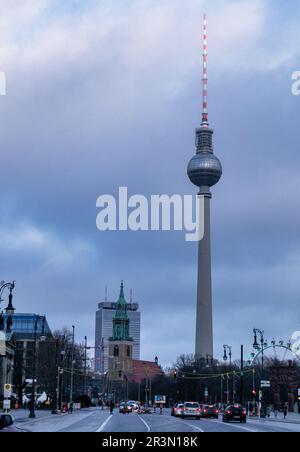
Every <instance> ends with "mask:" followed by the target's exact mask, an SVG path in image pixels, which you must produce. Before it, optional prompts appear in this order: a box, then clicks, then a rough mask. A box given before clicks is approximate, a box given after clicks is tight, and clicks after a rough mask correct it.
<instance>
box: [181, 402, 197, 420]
mask: <svg viewBox="0 0 300 452" xmlns="http://www.w3.org/2000/svg"><path fill="white" fill-rule="evenodd" d="M186 417H195V418H196V419H199V420H200V419H201V410H200V405H199V403H198V402H184V404H183V406H182V408H181V418H182V419H184V418H186Z"/></svg>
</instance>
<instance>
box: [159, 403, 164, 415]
mask: <svg viewBox="0 0 300 452" xmlns="http://www.w3.org/2000/svg"><path fill="white" fill-rule="evenodd" d="M159 414H163V405H162V404H161V405H160V407H159Z"/></svg>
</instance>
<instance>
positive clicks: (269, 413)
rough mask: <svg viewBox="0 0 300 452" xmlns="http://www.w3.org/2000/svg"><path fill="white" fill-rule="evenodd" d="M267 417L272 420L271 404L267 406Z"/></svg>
mask: <svg viewBox="0 0 300 452" xmlns="http://www.w3.org/2000/svg"><path fill="white" fill-rule="evenodd" d="M267 417H268V418H270V417H271V407H270V405H269V404H267Z"/></svg>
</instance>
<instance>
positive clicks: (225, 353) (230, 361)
mask: <svg viewBox="0 0 300 452" xmlns="http://www.w3.org/2000/svg"><path fill="white" fill-rule="evenodd" d="M223 348H224V356H223V360H224V361H225V362H226V361H227V360H228V356H227V351H228V352H229V370H230V373H231V371H232V346H231V345H223ZM232 385H233V387H232V395H233V403H234V398H235V397H234V396H235V394H234V393H235V377H234V376H233V379H232ZM227 402H228V403H230V392H229V378H228V374H227Z"/></svg>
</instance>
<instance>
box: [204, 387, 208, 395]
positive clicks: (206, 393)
mask: <svg viewBox="0 0 300 452" xmlns="http://www.w3.org/2000/svg"><path fill="white" fill-rule="evenodd" d="M204 397H208V389H207V388H205V391H204Z"/></svg>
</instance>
